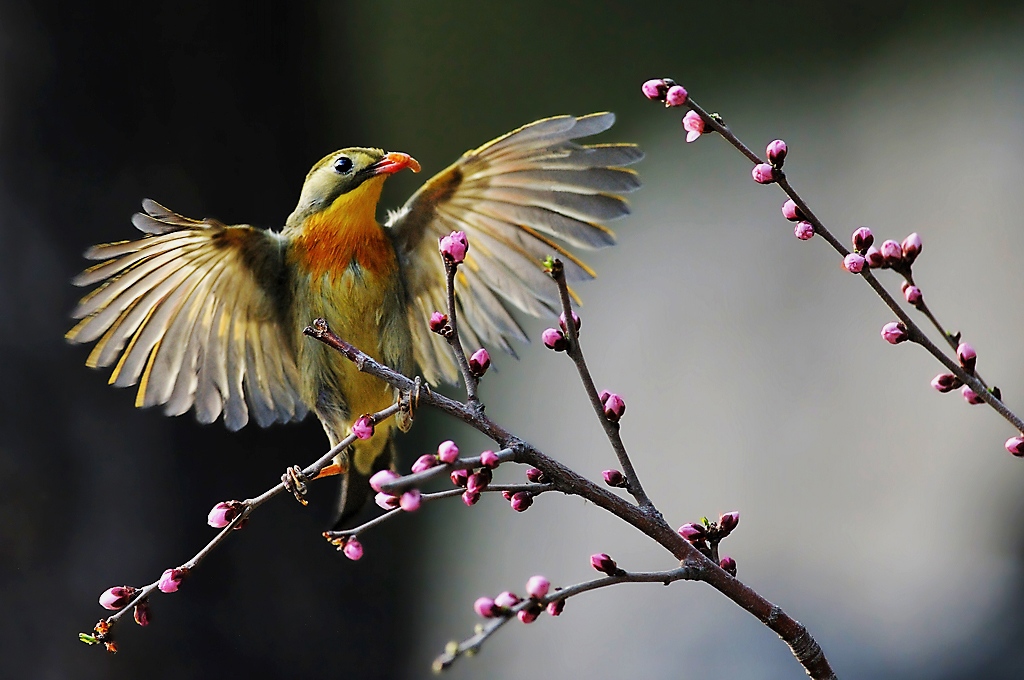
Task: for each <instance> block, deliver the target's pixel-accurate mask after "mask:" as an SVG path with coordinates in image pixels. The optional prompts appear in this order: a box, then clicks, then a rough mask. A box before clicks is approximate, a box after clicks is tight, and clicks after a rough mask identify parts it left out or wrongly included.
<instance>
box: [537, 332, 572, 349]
mask: <svg viewBox="0 0 1024 680" xmlns="http://www.w3.org/2000/svg"><path fill="white" fill-rule="evenodd" d="M540 339H541V342H543V343H544V346H545V347H547V348H548V349H553V350H555V351H556V352H564V351H565V350H567V349H569V341H568V340H567V339H566V337H565V333H563V332H562V331H560V330H558V329H557V328H546V329H544V332H543V333H541V334H540Z"/></svg>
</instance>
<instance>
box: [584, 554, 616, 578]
mask: <svg viewBox="0 0 1024 680" xmlns="http://www.w3.org/2000/svg"><path fill="white" fill-rule="evenodd" d="M590 566H592V567H593V568H594V569H597V570H598V571H600V572H603V573H605V574H608V575H609V576H615V575H616V574H618V573H619V572H621V571H622V570H621V569H619V566H618V565H617V564H615V560H613V559H612V558H611V557H610V556H609V555H608V553H595V554H593V555H591V556H590Z"/></svg>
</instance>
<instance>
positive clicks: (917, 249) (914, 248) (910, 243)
mask: <svg viewBox="0 0 1024 680" xmlns="http://www.w3.org/2000/svg"><path fill="white" fill-rule="evenodd" d="M922 247H923V245H922V243H921V236H920V235H919V234H918V233H917V232H916V231H915V232H914V233H913V234H911V235H910V236H908V237H906V238H905V239H903V243H902V244H901V248H902V249H903V259H904V260H906V262H907V264H913V262H914V260H916V259H917V256H918V255H920V254H921V248H922Z"/></svg>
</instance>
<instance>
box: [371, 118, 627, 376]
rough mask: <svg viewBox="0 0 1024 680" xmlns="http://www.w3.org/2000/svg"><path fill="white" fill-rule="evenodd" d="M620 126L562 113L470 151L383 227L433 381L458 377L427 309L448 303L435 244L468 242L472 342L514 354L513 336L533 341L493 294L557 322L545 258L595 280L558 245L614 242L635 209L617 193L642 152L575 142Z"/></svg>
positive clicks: (464, 291)
mask: <svg viewBox="0 0 1024 680" xmlns="http://www.w3.org/2000/svg"><path fill="white" fill-rule="evenodd" d="M614 122H615V116H614V114H611V113H595V114H591V115H589V116H581V117H579V118H577V117H574V116H556V117H554V118H545V119H543V120H538V121H536V122H534V123H530V124H529V125H525V126H523V127H521V128H519V129H518V130H513V131H512V132H509V133H508V134H506V135H503V136H501V137H498V138H497V139H495V140H494V141H491V142H488V143H487V144H484V145H483V146H481V147H480V148H478V149H474V150H472V151H467V152H466V153H465V154H463V155H462V157H461V158H459V160H457V161H456V162H455V163H453V164H452V165H451V166H449V167H448V168H446V169H445V170H444V171H442V172H440V173H439V174H437V175H435V176H434V177H433V178H431V179H430V181H428V182H427V183H426V184H424V185H423V187H422V188H420V190H419V191H417V192H416V193H415V194H413V196H412V198H410V199H409V201H408V202H407V203H406V204H405V206H404V207H403V208H402V210H400V211H399V212H398V213H396V214H395V215H394V216H393V217H392V218H391V219H390V220H388V226H389V227H390V228H391V229H392V234H393V240H394V243H395V248H396V250H397V251H398V256H399V258H400V261H401V263H402V267H403V274H404V276H405V280H406V286H407V290H408V294H409V299H410V303H409V322H410V323H409V325H410V327H411V330H412V335H413V341H414V343H415V356H416V362H417V363H418V364H419V366H420V369H421V370H422V371H423V374H424V376H425V377H426V378H427V379H428V380H430V381H431V382H437V381H438V380H439V379H445V380H448V381H454V380H456V379H457V375H458V374H457V371H456V367H455V364H454V361H453V359H452V357H451V353H450V351H449V349H448V348H447V346H446V343H445V341H444V340H443V339H442V338H441V337H440V336H438V335H436V334H434V333H431V332H430V331H429V330H428V329H427V325H426V322H427V319H428V318H429V316H430V313H431V312H432V311H434V310H444V309H445V306H446V303H445V299H446V298H445V288H444V278H445V277H444V265H443V264H442V262H441V258H440V256H439V255H438V247H437V240H438V238H440V237H441V236H444V235H446V234H448V233H449V232H451V231H465V232H466V234H467V236H468V238H469V244H470V248H469V255H468V256H467V257H466V262H465V264H464V265H463V266H462V267H460V269H459V274H458V280H457V285H456V291H457V297H458V302H457V304H458V311H459V313H460V315H461V319H462V320H463V323H461V324H460V328H459V330H460V332H462V333H464V334H465V342H466V343H467V344H468V346H469V347H478V346H480V344H481V342H485V343H489V344H491V345H496V346H498V347H501V348H503V349H505V350H506V351H508V352H512V348H511V346H510V345H509V343H508V341H509V339H511V338H515V339H517V340H521V341H524V342H525V341H527V339H526V336H525V335H524V333H523V331H522V329H521V328H520V327H519V324H517V323H516V321H515V319H513V318H512V316H511V314H509V312H508V310H507V308H506V306H505V304H504V303H503V302H502V300H500V299H499V298H498V296H499V295H500V296H501V297H502V298H504V299H505V300H506V301H508V302H511V303H512V304H513V305H515V306H516V307H518V308H519V309H521V310H523V311H525V312H529V313H530V314H533V315H534V316H542V315H548V314H552V313H554V311H555V310H557V309H558V308H559V305H558V290H557V288H556V286H555V284H554V282H553V281H552V280H551V279H550V277H548V276H547V275H546V274H545V273H544V269H543V265H542V261H543V259H544V258H545V257H547V256H548V255H554V256H557V257H559V258H561V259H562V260H563V261H564V263H565V273H566V278H567V280H568V281H569V282H574V281H580V280H583V279H589V278H593V276H594V273H593V271H591V269H590V268H589V267H587V266H586V265H585V264H584V263H583V262H581V261H580V260H578V259H577V258H576V257H574V256H573V255H572V254H571V253H569V252H568V251H567V250H565V249H564V248H563V247H562V246H560V245H558V244H557V243H556V242H555V241H553V240H552V238H551V237H555V238H557V239H559V240H561V241H564V242H565V243H567V244H568V245H571V246H576V247H579V248H601V247H603V246H608V245H611V244H613V243H614V242H615V236H614V234H613V233H612V232H611V231H610V230H609V229H607V228H606V227H604V226H602V224H601V223H602V222H606V221H608V220H613V219H616V218H618V217H622V216H623V215H626V214H627V213H628V212H629V206H628V205H627V203H626V201H625V199H624V198H622V196H621V195H620V194H624V193H628V192H630V191H634V190H635V189H637V188H638V187H639V186H640V181H639V179H638V178H637V176H636V173H635V172H633V171H632V170H628V169H626V168H625V166H627V165H630V164H632V163H635V162H637V161H638V160H640V159H641V158H643V152H641V151H640V149H638V148H637V147H636V146H635V145H633V144H597V145H580V144H576V143H575V142H573V141H572V140H574V139H578V138H580V137H588V136H590V135H593V134H597V133H598V132H603V131H604V130H607V129H608V128H609V127H611V126H612V124H613V123H614ZM496 294H497V295H496Z"/></svg>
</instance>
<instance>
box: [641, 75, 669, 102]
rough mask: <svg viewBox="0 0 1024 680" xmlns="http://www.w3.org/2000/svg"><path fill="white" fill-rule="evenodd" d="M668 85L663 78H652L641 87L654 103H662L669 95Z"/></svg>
mask: <svg viewBox="0 0 1024 680" xmlns="http://www.w3.org/2000/svg"><path fill="white" fill-rule="evenodd" d="M668 88H669V85H668V83H666V82H665V80H664V79H663V78H652V79H651V80H648V81H647V82H645V83H644V84H643V85H641V86H640V90H641V91H642V92H643V93H644V96H645V97H647V98H648V99H651V100H653V101H659V102H660V101H661V100H662V99H664V98H665V95H666V94H668Z"/></svg>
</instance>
